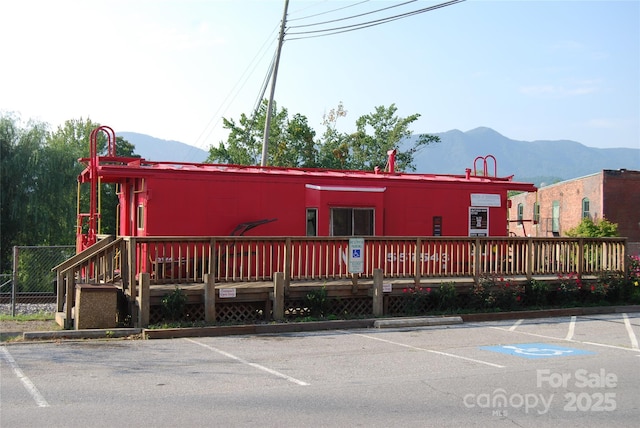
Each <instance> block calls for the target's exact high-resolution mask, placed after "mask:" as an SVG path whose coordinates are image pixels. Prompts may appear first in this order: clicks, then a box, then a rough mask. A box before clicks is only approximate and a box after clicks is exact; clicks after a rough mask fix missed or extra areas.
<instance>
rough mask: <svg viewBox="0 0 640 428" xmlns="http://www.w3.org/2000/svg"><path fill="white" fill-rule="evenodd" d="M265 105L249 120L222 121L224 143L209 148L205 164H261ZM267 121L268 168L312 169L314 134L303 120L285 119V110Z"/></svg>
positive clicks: (298, 117)
mask: <svg viewBox="0 0 640 428" xmlns="http://www.w3.org/2000/svg"><path fill="white" fill-rule="evenodd" d="M267 108H268V103H267V101H266V100H264V101H263V102H262V103H261V104H260V107H259V108H258V110H257V111H256V113H255V115H254V116H253V117H249V116H247V115H245V114H244V113H243V114H242V115H240V120H239V121H238V123H236V122H235V121H234V120H233V119H223V127H224V128H225V129H228V130H229V136H228V138H227V141H226V142H220V144H219V145H218V147H214V146H211V147H210V148H209V157H208V158H207V160H206V162H211V163H227V164H237V165H256V164H260V162H261V160H262V142H263V137H264V125H265V122H266V117H267ZM274 111H275V114H274V115H273V116H272V118H271V126H270V131H269V149H268V153H267V155H268V164H269V165H272V166H306V167H314V166H316V164H317V161H316V148H315V145H314V138H315V132H314V131H313V129H311V128H310V127H309V124H308V121H307V118H306V117H305V116H302V115H300V114H296V115H294V116H293V118H292V119H289V117H288V112H287V110H286V109H284V108H283V109H281V110H278V108H277V106H276V105H275V103H274Z"/></svg>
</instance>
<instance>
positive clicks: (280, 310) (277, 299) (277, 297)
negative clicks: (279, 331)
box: [273, 272, 284, 321]
mask: <svg viewBox="0 0 640 428" xmlns="http://www.w3.org/2000/svg"><path fill="white" fill-rule="evenodd" d="M273 319H274V320H275V321H280V320H283V319H284V272H275V273H274V274H273Z"/></svg>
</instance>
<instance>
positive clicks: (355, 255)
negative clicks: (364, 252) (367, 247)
mask: <svg viewBox="0 0 640 428" xmlns="http://www.w3.org/2000/svg"><path fill="white" fill-rule="evenodd" d="M351 257H352V258H354V259H359V258H360V248H356V249H355V250H353V251H352V252H351Z"/></svg>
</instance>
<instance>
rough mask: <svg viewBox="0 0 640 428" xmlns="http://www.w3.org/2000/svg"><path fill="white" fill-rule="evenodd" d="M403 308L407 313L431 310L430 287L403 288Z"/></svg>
mask: <svg viewBox="0 0 640 428" xmlns="http://www.w3.org/2000/svg"><path fill="white" fill-rule="evenodd" d="M402 293H403V294H402V295H403V298H404V299H403V309H404V313H405V314H406V315H418V314H423V313H425V312H427V311H428V310H429V306H430V304H429V303H430V294H431V288H430V287H426V288H425V287H407V288H404V289H403V290H402Z"/></svg>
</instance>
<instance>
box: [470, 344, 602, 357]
mask: <svg viewBox="0 0 640 428" xmlns="http://www.w3.org/2000/svg"><path fill="white" fill-rule="evenodd" d="M480 349H482V350H484V351H492V352H498V353H501V354H508V355H514V356H516V357H522V358H530V359H533V358H553V357H571V356H575V355H593V354H595V352H591V351H585V350H582V349H575V348H566V347H564V346H558V345H551V344H548V343H518V344H514V345H500V346H481V347H480Z"/></svg>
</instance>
